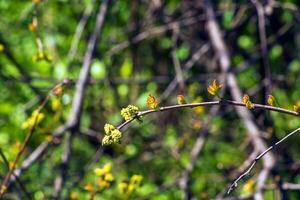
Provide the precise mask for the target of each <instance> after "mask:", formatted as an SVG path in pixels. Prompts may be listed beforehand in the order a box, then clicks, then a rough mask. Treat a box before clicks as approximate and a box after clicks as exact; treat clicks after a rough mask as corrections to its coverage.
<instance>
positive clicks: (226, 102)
mask: <svg viewBox="0 0 300 200" xmlns="http://www.w3.org/2000/svg"><path fill="white" fill-rule="evenodd" d="M213 105H225V106H226V105H231V106H242V107H246V105H245V104H244V103H241V102H237V101H232V100H224V99H222V98H221V100H219V101H208V102H200V103H190V104H180V105H171V106H164V107H160V108H159V109H158V110H145V111H140V112H139V113H138V114H137V115H136V117H134V118H133V119H131V120H127V121H125V122H123V123H122V124H120V125H119V126H118V127H117V129H119V130H120V129H122V128H123V127H124V126H126V125H127V124H129V123H131V122H132V121H134V120H135V119H137V118H138V117H142V116H145V115H148V114H150V113H154V112H160V111H161V112H163V111H167V110H174V109H180V108H195V107H200V106H213ZM253 106H254V109H264V110H270V111H275V112H279V113H283V114H287V115H292V116H297V117H299V116H300V113H299V112H295V111H292V110H287V109H284V108H280V107H274V106H268V105H263V104H255V103H253Z"/></svg>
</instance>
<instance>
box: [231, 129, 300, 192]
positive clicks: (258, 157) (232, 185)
mask: <svg viewBox="0 0 300 200" xmlns="http://www.w3.org/2000/svg"><path fill="white" fill-rule="evenodd" d="M298 131H300V128H297V129H296V130H294V131H292V132H290V133H289V134H287V135H286V136H285V137H283V138H282V139H281V140H279V141H278V142H276V143H275V144H273V145H272V146H270V147H269V148H267V149H266V150H265V151H264V152H262V153H261V154H259V155H258V156H257V157H256V158H255V159H254V160H253V161H252V162H251V164H250V166H249V167H248V168H247V170H246V171H245V172H244V173H242V174H241V175H240V176H239V177H238V178H237V179H235V181H234V182H233V183H232V184H231V185H230V187H229V189H228V191H227V194H229V193H230V192H231V191H232V190H234V188H236V187H237V185H238V182H239V181H240V180H241V179H243V178H244V177H245V176H247V175H249V174H250V172H251V170H252V169H253V167H254V166H255V164H256V163H257V161H259V160H260V159H261V158H262V157H263V156H264V155H266V154H267V153H268V152H269V151H271V150H272V149H274V148H275V147H276V146H278V145H279V144H281V143H282V142H284V141H285V140H287V139H288V138H289V137H291V136H293V135H294V134H295V133H297V132H298Z"/></svg>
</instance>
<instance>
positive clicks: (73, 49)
mask: <svg viewBox="0 0 300 200" xmlns="http://www.w3.org/2000/svg"><path fill="white" fill-rule="evenodd" d="M94 4H95V0H93V1H92V2H91V4H89V5H87V7H86V8H85V10H84V13H83V15H82V17H81V19H80V20H79V22H78V24H77V27H76V30H75V34H74V36H73V40H72V44H71V47H70V49H69V52H68V56H67V66H68V65H69V64H71V63H72V61H73V59H74V57H75V55H76V52H77V48H78V44H79V41H80V38H81V35H82V33H83V31H84V27H85V26H86V24H87V21H88V19H89V18H90V16H91V14H92V12H93V5H94Z"/></svg>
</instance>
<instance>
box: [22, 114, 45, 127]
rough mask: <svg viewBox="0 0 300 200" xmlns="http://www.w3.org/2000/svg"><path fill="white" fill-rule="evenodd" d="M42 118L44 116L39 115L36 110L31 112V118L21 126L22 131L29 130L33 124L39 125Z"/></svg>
mask: <svg viewBox="0 0 300 200" xmlns="http://www.w3.org/2000/svg"><path fill="white" fill-rule="evenodd" d="M44 117H45V115H44V114H43V113H40V112H39V111H38V110H35V111H33V113H32V114H31V116H30V117H29V118H28V119H27V120H26V121H25V122H24V123H23V124H22V129H29V128H31V127H32V126H33V125H34V124H35V123H36V124H39V123H40V122H41V121H42V120H43V119H44ZM35 121H36V122H35Z"/></svg>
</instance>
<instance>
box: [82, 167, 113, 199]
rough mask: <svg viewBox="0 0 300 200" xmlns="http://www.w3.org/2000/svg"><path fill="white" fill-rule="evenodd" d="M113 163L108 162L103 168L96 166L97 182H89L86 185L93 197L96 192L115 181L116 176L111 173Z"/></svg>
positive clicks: (85, 187)
mask: <svg viewBox="0 0 300 200" xmlns="http://www.w3.org/2000/svg"><path fill="white" fill-rule="evenodd" d="M111 170H112V164H111V163H107V164H105V165H104V166H103V167H102V168H99V167H97V168H95V169H94V174H95V183H87V184H85V186H84V190H86V191H87V192H88V193H90V196H91V197H93V196H94V195H95V194H96V193H100V192H102V191H104V190H105V189H107V188H109V187H110V186H111V183H112V182H113V181H114V176H113V175H112V173H111Z"/></svg>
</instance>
